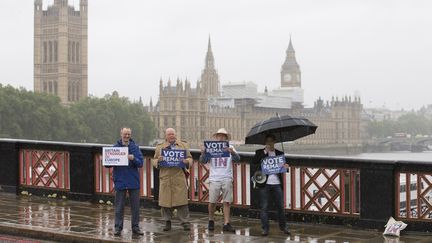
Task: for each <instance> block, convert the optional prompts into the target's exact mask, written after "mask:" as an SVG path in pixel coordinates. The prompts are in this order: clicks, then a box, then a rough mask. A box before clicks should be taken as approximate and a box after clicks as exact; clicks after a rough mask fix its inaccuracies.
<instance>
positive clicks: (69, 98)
mask: <svg viewBox="0 0 432 243" xmlns="http://www.w3.org/2000/svg"><path fill="white" fill-rule="evenodd" d="M71 92H72V87H71V82H70V81H69V82H68V101H71Z"/></svg>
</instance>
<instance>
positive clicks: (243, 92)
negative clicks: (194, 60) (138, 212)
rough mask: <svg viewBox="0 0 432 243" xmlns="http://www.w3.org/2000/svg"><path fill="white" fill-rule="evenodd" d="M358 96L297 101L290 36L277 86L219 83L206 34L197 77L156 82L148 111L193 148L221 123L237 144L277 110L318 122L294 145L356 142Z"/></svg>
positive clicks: (298, 86) (358, 141)
mask: <svg viewBox="0 0 432 243" xmlns="http://www.w3.org/2000/svg"><path fill="white" fill-rule="evenodd" d="M362 109H363V108H362V104H361V101H360V98H357V97H354V98H351V97H346V96H345V97H343V98H340V99H339V98H332V99H331V100H330V101H323V100H322V99H321V98H319V99H317V100H316V102H315V103H314V106H313V107H310V108H305V107H304V106H303V89H302V88H301V70H300V66H299V64H298V63H297V60H296V54H295V50H294V47H293V44H292V41H291V39H290V42H289V45H288V49H287V50H286V59H285V61H284V62H283V64H282V66H281V71H280V87H278V88H276V89H273V90H269V89H268V87H266V88H265V90H264V91H263V92H259V91H258V90H257V85H256V84H254V83H252V82H238V83H226V84H223V85H221V83H220V80H219V75H218V72H217V70H216V68H215V59H214V56H213V52H212V47H211V41H210V38H209V41H208V49H207V53H206V56H205V62H204V69H203V70H202V74H201V79H200V80H198V81H197V83H196V86H195V87H192V84H191V82H190V80H187V79H185V80H180V79H177V80H175V81H174V80H167V81H166V83H164V81H163V80H162V79H161V80H160V81H159V100H158V101H157V103H156V104H153V103H152V102H150V107H149V111H150V112H151V117H152V119H153V121H154V123H155V125H156V128H157V129H158V131H159V133H160V134H159V137H160V138H163V137H164V134H163V133H164V129H165V128H167V127H173V128H174V129H176V131H177V135H178V136H179V137H180V138H182V139H185V140H187V141H188V142H189V143H190V144H191V147H197V146H198V145H199V144H200V143H202V141H203V140H205V139H209V138H210V137H211V135H212V134H213V133H214V132H215V131H216V130H217V129H218V128H221V127H224V128H226V129H227V130H228V131H229V132H230V133H231V134H232V142H233V143H238V144H241V143H243V142H244V138H245V136H246V135H247V133H248V131H249V129H250V128H251V127H252V126H254V125H255V124H256V123H257V122H258V121H261V120H264V119H268V118H270V117H271V116H275V115H276V113H278V114H280V115H293V116H303V117H306V118H308V119H309V120H311V121H312V122H313V123H315V124H316V125H318V129H317V132H316V134H314V135H311V136H308V137H305V138H302V139H299V140H298V141H296V143H297V144H302V145H305V144H313V145H329V144H339V145H359V144H361V130H362V128H361V114H362Z"/></svg>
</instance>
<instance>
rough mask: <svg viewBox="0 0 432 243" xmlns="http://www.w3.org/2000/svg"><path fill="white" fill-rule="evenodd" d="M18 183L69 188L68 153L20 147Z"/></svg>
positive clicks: (62, 188) (40, 186)
mask: <svg viewBox="0 0 432 243" xmlns="http://www.w3.org/2000/svg"><path fill="white" fill-rule="evenodd" d="M19 168H20V169H19V178H20V185H23V186H30V187H39V188H49V189H59V190H69V153H68V152H67V151H50V150H35V149H21V150H20V151H19Z"/></svg>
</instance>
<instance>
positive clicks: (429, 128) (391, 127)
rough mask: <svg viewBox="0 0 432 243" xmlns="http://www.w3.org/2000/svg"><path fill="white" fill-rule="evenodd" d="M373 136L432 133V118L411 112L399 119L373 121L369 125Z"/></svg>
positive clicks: (369, 132) (368, 129) (368, 130)
mask: <svg viewBox="0 0 432 243" xmlns="http://www.w3.org/2000/svg"><path fill="white" fill-rule="evenodd" d="M367 132H368V134H369V135H370V136H371V137H378V138H384V137H388V136H394V134H395V133H406V134H410V135H412V136H416V135H429V136H430V135H432V119H430V118H428V117H426V116H425V115H423V114H417V113H414V112H412V113H409V114H406V115H402V116H400V117H399V118H398V119H397V120H383V121H371V122H370V123H369V124H368V126H367Z"/></svg>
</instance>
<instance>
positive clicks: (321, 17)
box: [0, 0, 432, 109]
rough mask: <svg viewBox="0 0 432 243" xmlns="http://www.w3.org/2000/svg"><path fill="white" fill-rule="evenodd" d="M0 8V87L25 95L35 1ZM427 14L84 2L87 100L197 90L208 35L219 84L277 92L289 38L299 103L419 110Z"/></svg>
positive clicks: (355, 4)
mask: <svg viewBox="0 0 432 243" xmlns="http://www.w3.org/2000/svg"><path fill="white" fill-rule="evenodd" d="M47 2H48V3H50V2H52V1H45V2H44V3H45V5H46V3H47ZM69 2H73V1H72V0H70V1H69ZM78 3H79V1H78V0H75V5H77V6H78ZM0 9H1V10H2V14H1V15H0V28H1V29H2V30H3V35H2V38H1V40H0V44H1V45H0V53H1V55H0V66H1V67H2V71H1V72H0V82H1V83H3V84H11V85H13V86H15V87H18V86H22V87H25V88H27V89H30V90H33V0H20V1H6V0H1V1H0ZM431 10H432V2H431V1H426V0H424V1H393V0H392V1H387V0H386V1H335V0H333V1H251V0H248V1H226V0H219V1H202V0H196V1H174V0H172V1H167V0H163V1H140V0H127V1H114V0H90V1H89V24H88V25H89V31H88V33H89V47H88V51H89V59H88V61H89V65H88V68H89V71H88V72H89V78H88V82H89V94H91V95H95V96H103V95H104V94H107V93H111V92H112V91H114V90H117V91H118V92H120V95H122V96H128V97H130V98H131V99H132V100H136V99H138V98H139V97H142V99H143V101H144V103H148V102H149V100H150V97H152V98H153V101H156V100H157V99H158V93H159V79H160V78H162V79H163V80H164V82H167V80H168V78H171V80H176V79H177V77H180V78H181V79H185V78H186V77H187V78H188V79H189V80H190V81H191V82H192V86H195V84H196V81H197V80H198V79H199V76H200V74H201V70H202V69H203V67H204V58H205V53H206V50H207V41H208V38H209V36H210V37H211V42H212V49H213V53H214V56H215V64H216V67H217V69H218V72H219V75H220V80H221V83H222V84H225V83H228V82H239V81H253V82H255V83H257V84H258V89H259V90H260V91H263V90H264V87H265V86H268V88H269V89H274V88H278V87H279V86H280V68H281V65H282V63H283V61H284V59H285V51H286V49H287V47H288V43H289V39H290V35H291V37H292V42H293V45H294V49H295V51H296V57H297V61H298V63H299V65H300V67H301V71H302V87H303V88H304V90H305V106H311V105H313V102H314V100H316V99H317V98H318V97H323V98H324V99H331V97H332V96H339V97H340V96H345V95H360V96H361V98H362V103H363V104H364V106H365V107H383V106H386V107H388V108H391V109H402V108H403V109H418V108H420V107H421V106H423V105H426V104H430V103H432V99H431V96H430V88H431V81H432V79H431V77H432V68H431V64H432V45H431V43H432V34H431V32H430V30H431V26H432V15H431V14H430V12H431Z"/></svg>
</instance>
